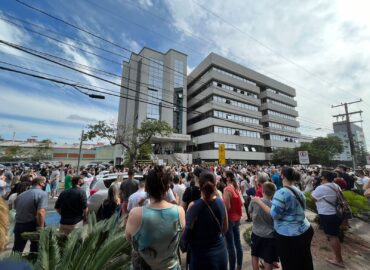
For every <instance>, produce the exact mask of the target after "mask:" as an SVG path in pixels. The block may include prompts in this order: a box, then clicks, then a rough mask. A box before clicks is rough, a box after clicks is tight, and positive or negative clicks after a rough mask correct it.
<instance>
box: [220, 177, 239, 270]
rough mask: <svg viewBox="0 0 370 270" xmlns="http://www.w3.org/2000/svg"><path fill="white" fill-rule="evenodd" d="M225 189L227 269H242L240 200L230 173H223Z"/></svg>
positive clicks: (233, 178) (237, 189)
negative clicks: (227, 224)
mask: <svg viewBox="0 0 370 270" xmlns="http://www.w3.org/2000/svg"><path fill="white" fill-rule="evenodd" d="M224 177H225V178H226V183H227V185H226V187H225V189H224V195H223V198H224V202H225V206H226V209H227V216H228V223H229V228H228V231H227V233H226V242H227V250H228V253H229V269H230V270H235V267H236V269H237V270H241V269H242V262H243V249H242V244H241V240H240V229H239V227H240V219H241V218H242V206H243V203H242V200H241V198H240V194H239V187H238V184H237V183H236V180H235V176H234V174H233V173H232V172H231V171H226V172H225V173H224Z"/></svg>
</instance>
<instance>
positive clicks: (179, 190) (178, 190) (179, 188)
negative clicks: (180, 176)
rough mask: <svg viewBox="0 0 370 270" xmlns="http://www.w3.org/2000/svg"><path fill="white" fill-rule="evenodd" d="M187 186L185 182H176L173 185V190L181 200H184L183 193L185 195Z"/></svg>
mask: <svg viewBox="0 0 370 270" xmlns="http://www.w3.org/2000/svg"><path fill="white" fill-rule="evenodd" d="M185 189H186V186H185V185H184V184H174V185H173V192H175V193H176V194H177V195H178V196H179V199H180V202H182V195H184V192H185Z"/></svg>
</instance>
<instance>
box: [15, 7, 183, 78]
mask: <svg viewBox="0 0 370 270" xmlns="http://www.w3.org/2000/svg"><path fill="white" fill-rule="evenodd" d="M15 1H17V2H18V3H20V4H21V5H23V6H26V7H28V8H30V9H32V10H35V11H37V12H39V13H42V14H44V15H46V16H48V17H50V18H53V19H54V20H57V21H60V22H63V23H64V24H66V25H68V26H70V27H72V28H75V29H77V30H79V31H81V32H84V33H86V34H88V35H91V36H93V37H95V38H97V39H99V40H102V41H104V42H106V43H109V44H111V45H113V46H115V47H118V48H120V49H122V50H125V51H127V52H130V53H131V52H132V51H131V50H130V49H127V48H125V47H123V46H121V45H119V44H116V43H114V42H112V41H110V40H108V39H106V38H103V37H101V36H99V35H97V34H94V33H93V32H91V31H89V30H86V29H84V28H81V27H79V26H76V25H74V24H72V23H70V22H67V21H65V20H63V19H61V18H59V17H57V16H54V15H51V14H50V13H47V12H45V11H43V10H41V9H39V8H37V7H34V6H31V5H29V4H27V3H24V2H22V1H20V0H15ZM142 57H143V58H145V59H147V60H150V58H149V57H145V56H142ZM162 66H163V67H165V66H164V65H163V64H162ZM167 68H168V69H170V70H172V71H174V72H176V73H178V74H180V75H183V76H185V79H186V74H185V75H184V73H182V72H179V71H178V70H176V69H173V68H171V67H167Z"/></svg>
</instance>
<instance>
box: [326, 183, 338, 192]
mask: <svg viewBox="0 0 370 270" xmlns="http://www.w3.org/2000/svg"><path fill="white" fill-rule="evenodd" d="M325 186H326V187H329V188H331V189H332V190H334V191H335V193H337V194H338V193H340V190H339V189H337V188H335V187H333V186H332V185H325Z"/></svg>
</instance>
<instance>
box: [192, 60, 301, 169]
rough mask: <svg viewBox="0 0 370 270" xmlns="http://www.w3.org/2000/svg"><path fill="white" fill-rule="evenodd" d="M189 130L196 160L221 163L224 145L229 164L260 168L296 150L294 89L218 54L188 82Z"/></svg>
mask: <svg viewBox="0 0 370 270" xmlns="http://www.w3.org/2000/svg"><path fill="white" fill-rule="evenodd" d="M187 84H188V87H187V89H188V91H187V101H188V104H187V106H188V113H187V129H188V134H190V135H191V137H192V141H191V143H190V144H189V145H188V147H187V148H188V151H190V152H192V153H193V158H194V159H201V160H204V161H216V160H217V159H218V147H219V145H220V144H225V148H226V159H227V160H228V161H229V162H238V161H242V162H243V161H246V162H250V163H253V162H261V161H265V160H269V159H271V154H272V152H273V151H274V150H276V149H278V148H284V147H290V148H291V147H295V146H297V145H298V138H299V137H300V134H299V132H298V131H297V128H298V127H299V123H298V121H297V119H296V118H297V117H298V112H297V111H296V106H297V102H296V101H295V100H294V97H295V95H296V92H295V89H294V88H292V87H290V86H287V85H285V84H283V83H280V82H278V81H276V80H274V79H272V78H269V77H267V76H265V75H263V74H260V73H258V72H256V71H253V70H251V69H249V68H246V67H244V66H242V65H240V64H237V63H235V62H233V61H230V60H229V59H226V58H224V57H222V56H219V55H217V54H215V53H211V54H209V55H208V56H207V57H206V58H205V59H204V60H203V61H202V62H201V63H200V64H199V65H198V66H197V67H196V68H195V69H194V70H193V71H192V72H191V74H190V75H189V76H188V81H187Z"/></svg>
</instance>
